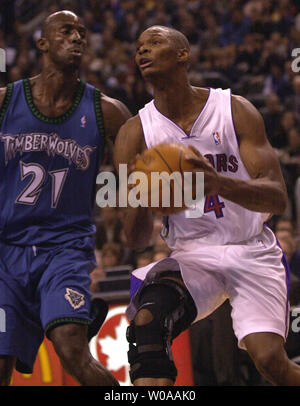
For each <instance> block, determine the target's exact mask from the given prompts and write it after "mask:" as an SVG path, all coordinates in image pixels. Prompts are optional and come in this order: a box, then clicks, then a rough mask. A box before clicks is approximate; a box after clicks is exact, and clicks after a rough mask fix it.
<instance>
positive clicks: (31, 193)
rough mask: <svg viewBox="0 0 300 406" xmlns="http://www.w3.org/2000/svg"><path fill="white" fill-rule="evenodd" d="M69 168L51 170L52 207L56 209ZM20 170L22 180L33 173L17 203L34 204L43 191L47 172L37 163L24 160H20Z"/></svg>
mask: <svg viewBox="0 0 300 406" xmlns="http://www.w3.org/2000/svg"><path fill="white" fill-rule="evenodd" d="M68 170H69V168H65V169H59V170H55V171H50V172H49V175H50V176H51V178H52V193H51V207H52V208H54V209H55V208H56V206H57V204H58V200H59V197H60V195H61V192H62V188H63V185H64V183H65V180H66V176H67V173H68ZM20 171H21V180H22V181H23V180H24V179H25V178H26V177H27V176H29V175H31V180H30V182H29V183H28V185H27V186H26V187H25V188H24V189H23V190H22V192H21V193H20V194H19V196H18V197H17V199H16V203H20V204H29V205H34V204H35V203H36V201H37V200H38V198H39V196H40V193H41V191H42V185H43V183H44V181H45V179H46V176H47V172H46V171H45V169H44V168H43V167H42V166H41V165H39V164H37V163H28V164H26V163H24V162H22V161H20Z"/></svg>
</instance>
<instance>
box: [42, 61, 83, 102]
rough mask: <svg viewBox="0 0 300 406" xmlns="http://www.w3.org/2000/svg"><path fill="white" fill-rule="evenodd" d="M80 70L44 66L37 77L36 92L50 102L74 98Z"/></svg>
mask: <svg viewBox="0 0 300 406" xmlns="http://www.w3.org/2000/svg"><path fill="white" fill-rule="evenodd" d="M78 82H79V78H78V72H77V71H74V72H63V71H60V70H57V69H54V68H53V67H47V68H44V69H43V70H42V72H41V74H40V75H39V76H38V77H37V78H36V83H35V93H36V95H38V97H39V98H41V99H45V100H47V102H48V103H49V104H52V103H55V102H57V101H59V100H68V99H70V98H73V95H74V92H75V89H76V88H77V86H78Z"/></svg>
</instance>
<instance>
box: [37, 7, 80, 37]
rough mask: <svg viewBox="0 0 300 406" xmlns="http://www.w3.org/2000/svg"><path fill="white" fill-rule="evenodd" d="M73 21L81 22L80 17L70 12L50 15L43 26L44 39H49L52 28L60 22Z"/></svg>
mask: <svg viewBox="0 0 300 406" xmlns="http://www.w3.org/2000/svg"><path fill="white" fill-rule="evenodd" d="M70 18H71V19H73V20H74V21H79V17H78V16H77V15H76V14H75V13H73V12H72V11H69V10H63V11H57V12H56V13H53V14H50V15H49V16H48V17H47V18H46V19H45V21H44V23H43V26H42V37H44V38H48V37H49V33H50V31H51V28H52V26H53V25H54V24H55V23H57V22H58V21H63V20H66V19H70Z"/></svg>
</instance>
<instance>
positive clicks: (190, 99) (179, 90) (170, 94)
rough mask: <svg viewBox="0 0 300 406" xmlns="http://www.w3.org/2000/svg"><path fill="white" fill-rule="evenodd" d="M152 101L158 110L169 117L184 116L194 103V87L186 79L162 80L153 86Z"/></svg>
mask: <svg viewBox="0 0 300 406" xmlns="http://www.w3.org/2000/svg"><path fill="white" fill-rule="evenodd" d="M153 87H154V88H153V90H154V101H155V105H156V107H157V108H158V110H159V111H160V112H161V113H162V114H164V115H166V116H167V117H169V118H171V119H176V118H177V119H179V118H181V117H184V116H185V115H186V114H188V113H189V112H190V111H191V108H192V107H193V105H194V104H195V94H196V91H195V89H194V88H193V87H192V86H191V85H190V83H189V82H188V79H187V78H186V80H184V81H182V80H180V81H179V80H178V79H175V80H174V81H172V80H171V81H170V80H168V81H165V80H164V81H162V82H160V83H159V82H158V83H156V84H155V85H154V86H153Z"/></svg>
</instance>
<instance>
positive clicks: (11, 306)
mask: <svg viewBox="0 0 300 406" xmlns="http://www.w3.org/2000/svg"><path fill="white" fill-rule="evenodd" d="M92 240H93V239H92V238H91V237H85V238H82V239H77V240H73V241H69V242H68V243H65V244H61V245H59V246H52V247H49V246H48V247H45V246H43V247H42V246H28V247H20V246H13V245H7V244H4V243H2V242H0V316H1V320H0V355H11V356H14V357H16V358H17V363H16V369H17V370H18V371H19V372H22V373H31V372H32V369H33V364H34V361H35V358H36V355H37V352H38V349H39V346H40V344H41V343H42V341H43V339H44V333H45V332H46V334H47V331H49V330H50V329H51V328H53V327H54V326H56V325H59V324H61V323H68V322H77V323H84V324H89V323H90V322H91V320H92V319H91V317H90V302H91V300H90V299H91V292H90V276H89V273H90V272H91V271H92V269H93V268H94V267H95V265H96V262H95V256H94V249H93V243H92Z"/></svg>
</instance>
